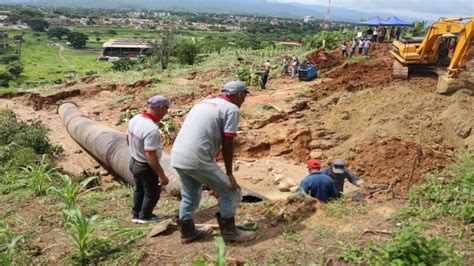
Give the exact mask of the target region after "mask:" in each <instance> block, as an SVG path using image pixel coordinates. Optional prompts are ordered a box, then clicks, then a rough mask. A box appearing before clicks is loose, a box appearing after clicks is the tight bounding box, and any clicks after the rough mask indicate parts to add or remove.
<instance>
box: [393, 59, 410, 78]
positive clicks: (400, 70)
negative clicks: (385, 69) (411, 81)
mask: <svg viewBox="0 0 474 266" xmlns="http://www.w3.org/2000/svg"><path fill="white" fill-rule="evenodd" d="M392 75H393V77H394V78H397V79H408V67H407V66H405V65H403V64H401V63H400V62H398V60H396V59H394V60H393V74H392Z"/></svg>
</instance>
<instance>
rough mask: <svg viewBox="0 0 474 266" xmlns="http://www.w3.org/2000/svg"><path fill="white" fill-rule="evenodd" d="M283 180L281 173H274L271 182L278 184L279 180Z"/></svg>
mask: <svg viewBox="0 0 474 266" xmlns="http://www.w3.org/2000/svg"><path fill="white" fill-rule="evenodd" d="M282 180H283V175H282V174H275V175H274V179H273V182H274V183H275V184H280V182H281V181H282Z"/></svg>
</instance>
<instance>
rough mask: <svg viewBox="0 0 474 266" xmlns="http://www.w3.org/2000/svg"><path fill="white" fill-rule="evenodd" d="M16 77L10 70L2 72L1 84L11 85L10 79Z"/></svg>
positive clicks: (0, 74)
mask: <svg viewBox="0 0 474 266" xmlns="http://www.w3.org/2000/svg"><path fill="white" fill-rule="evenodd" d="M14 79H15V76H13V75H12V74H10V72H0V86H1V87H8V86H10V81H12V80H14Z"/></svg>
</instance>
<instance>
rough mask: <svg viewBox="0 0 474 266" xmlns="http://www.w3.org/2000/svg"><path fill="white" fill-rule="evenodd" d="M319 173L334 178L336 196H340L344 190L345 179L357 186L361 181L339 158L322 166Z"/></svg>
mask: <svg viewBox="0 0 474 266" xmlns="http://www.w3.org/2000/svg"><path fill="white" fill-rule="evenodd" d="M321 173H323V174H325V175H328V176H330V177H331V178H332V179H333V180H334V184H335V186H336V190H337V193H338V196H341V195H342V192H343V191H344V180H345V179H347V180H348V181H349V182H351V183H352V184H353V185H354V186H357V187H358V186H360V184H361V183H362V180H358V178H357V176H355V175H353V174H352V173H351V171H349V169H347V167H346V165H345V164H344V161H343V160H341V159H336V160H334V162H333V163H332V164H331V165H330V166H327V167H324V168H323V170H321Z"/></svg>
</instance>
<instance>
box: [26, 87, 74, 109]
mask: <svg viewBox="0 0 474 266" xmlns="http://www.w3.org/2000/svg"><path fill="white" fill-rule="evenodd" d="M78 95H81V90H78V89H75V90H69V91H61V92H58V93H55V94H52V95H48V96H41V95H39V94H38V93H32V94H29V95H28V96H27V98H26V104H27V105H31V106H32V108H33V110H35V111H38V110H41V109H43V108H45V107H46V106H48V105H52V104H55V103H56V102H58V101H60V100H64V99H67V98H71V97H75V96H78Z"/></svg>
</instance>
